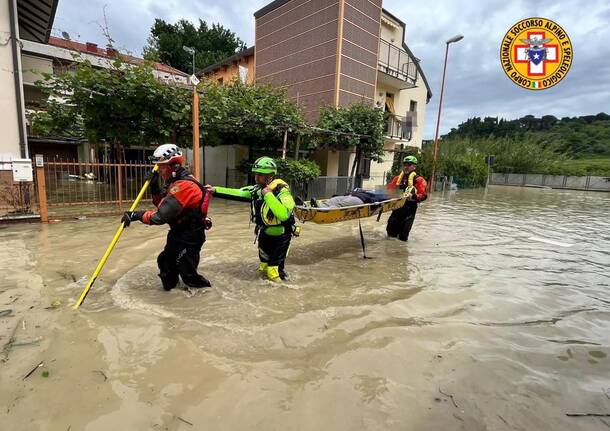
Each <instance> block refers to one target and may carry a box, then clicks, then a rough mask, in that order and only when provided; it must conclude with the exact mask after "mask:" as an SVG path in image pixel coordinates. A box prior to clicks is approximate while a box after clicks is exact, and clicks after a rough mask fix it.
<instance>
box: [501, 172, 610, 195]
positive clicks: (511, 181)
mask: <svg viewBox="0 0 610 431" xmlns="http://www.w3.org/2000/svg"><path fill="white" fill-rule="evenodd" d="M489 184H493V185H508V186H522V187H549V188H552V189H572V190H595V191H607V192H610V177H600V176H594V175H588V176H586V177H577V176H571V175H545V174H502V173H495V172H494V173H492V174H491V175H490V177H489Z"/></svg>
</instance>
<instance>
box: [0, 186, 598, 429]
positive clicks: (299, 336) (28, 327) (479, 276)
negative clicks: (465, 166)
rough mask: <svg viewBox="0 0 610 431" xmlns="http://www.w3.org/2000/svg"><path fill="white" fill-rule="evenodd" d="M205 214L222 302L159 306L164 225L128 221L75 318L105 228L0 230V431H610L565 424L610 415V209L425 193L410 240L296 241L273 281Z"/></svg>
mask: <svg viewBox="0 0 610 431" xmlns="http://www.w3.org/2000/svg"><path fill="white" fill-rule="evenodd" d="M212 206H213V210H212V216H213V218H214V221H215V226H214V229H213V230H212V231H211V232H210V234H209V237H208V242H207V243H206V244H205V247H204V251H203V258H202V262H201V265H200V269H201V270H202V272H203V273H204V274H205V275H206V276H207V277H208V278H209V279H210V280H211V282H212V284H213V288H212V289H210V290H208V291H206V292H204V291H196V292H194V293H192V292H189V291H186V290H184V289H176V290H174V291H172V292H170V293H167V292H164V291H162V289H161V286H160V282H159V280H158V278H157V276H156V268H155V258H156V255H157V253H158V252H159V250H160V249H161V247H162V245H163V242H164V236H165V233H166V229H165V228H163V227H154V226H153V227H147V226H143V225H140V224H135V225H133V226H132V227H130V228H129V229H128V230H127V231H126V232H125V234H124V235H123V238H122V239H121V241H120V242H119V245H118V247H117V249H116V250H115V251H114V253H113V254H112V256H111V258H110V260H109V261H108V264H107V265H106V267H105V268H104V271H103V273H102V276H101V277H100V278H99V279H98V281H97V283H96V284H95V286H94V288H93V290H92V291H91V293H90V294H89V296H88V298H87V301H86V302H85V304H84V306H83V307H82V308H81V310H80V311H78V312H76V311H73V310H72V309H71V308H70V305H71V304H72V303H73V302H74V301H75V299H76V298H77V297H78V295H79V293H80V292H81V290H82V288H83V286H84V284H85V283H86V281H87V279H88V277H89V275H90V273H91V271H92V270H93V269H94V268H95V265H96V263H97V260H98V259H99V257H100V255H101V253H102V252H103V250H104V249H105V247H106V245H107V243H108V242H109V240H110V239H111V238H112V235H113V232H114V230H115V228H116V226H117V219H116V218H96V219H88V220H79V221H63V222H61V223H58V224H53V225H48V226H40V225H19V226H3V227H2V228H1V229H0V241H1V243H2V248H1V251H0V258H1V260H0V269H1V271H0V304H1V305H0V331H1V332H0V334H1V335H2V339H1V340H0V342H1V344H2V345H5V343H7V342H9V339H10V336H11V334H14V336H13V342H12V343H10V344H9V346H8V347H6V348H4V349H3V350H2V358H0V359H1V360H2V362H1V363H0V370H1V377H0V379H1V381H0V409H1V410H0V423H1V424H2V426H1V427H0V428H2V429H3V430H11V431H12V430H62V431H65V430H67V429H70V430H73V431H76V430H91V431H92V430H115V429H120V430H190V429H193V430H204V429H205V430H282V431H284V430H405V429H410V430H450V429H463V430H469V431H470V430H550V429H552V430H570V431H573V430H600V429H606V428H607V427H610V417H603V416H598V417H593V416H584V417H571V416H567V415H566V414H567V413H570V414H572V413H582V414H587V413H595V414H610V358H609V357H608V354H609V353H610V269H609V268H610V216H609V215H610V194H603V193H598V194H595V193H582V192H567V191H552V190H544V189H519V188H504V187H495V188H491V189H490V190H489V191H488V192H485V191H484V190H474V191H459V192H457V193H451V194H445V195H442V194H437V195H435V196H434V198H433V199H432V200H430V201H429V202H427V203H425V204H424V205H423V206H422V207H421V208H420V212H419V213H418V218H417V221H416V224H415V228H414V231H413V233H412V235H411V236H412V237H411V240H410V241H409V243H408V244H404V243H401V242H399V241H396V240H388V239H386V238H385V232H384V223H383V222H384V221H385V220H386V218H387V216H386V215H384V216H383V218H382V222H381V223H376V221H375V219H374V218H370V219H367V220H366V221H365V222H364V224H363V225H364V230H365V235H366V237H367V242H368V250H367V252H368V254H369V255H370V256H371V257H373V258H372V259H368V260H363V259H362V258H361V251H360V244H359V239H358V224H357V222H354V221H350V222H344V223H338V224H333V225H327V226H324V225H314V224H305V225H304V228H303V233H302V236H301V238H298V239H296V240H295V241H294V243H293V246H292V250H291V255H290V258H289V261H288V265H287V269H288V271H289V274H290V276H291V281H290V282H289V283H287V284H284V285H273V284H270V283H269V282H267V281H263V280H261V279H259V278H258V275H257V272H256V268H257V257H256V249H255V246H254V245H253V235H252V232H251V229H250V228H249V226H248V208H247V205H243V204H241V205H240V204H238V203H225V202H222V201H219V200H216V201H214V202H213V203H212ZM2 310H12V311H11V312H10V314H8V313H7V312H3V311H2ZM40 363H42V365H41V366H40V367H38V368H36V366H37V365H38V364H40ZM31 370H34V371H33V373H32V374H31V375H29V376H28V377H25V376H26V375H27V374H28V373H29V372H30V371H31Z"/></svg>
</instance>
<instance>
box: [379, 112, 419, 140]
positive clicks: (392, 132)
mask: <svg viewBox="0 0 610 431" xmlns="http://www.w3.org/2000/svg"><path fill="white" fill-rule="evenodd" d="M416 126H417V115H416V113H415V112H407V115H406V116H404V117H401V116H399V115H394V114H391V113H386V115H385V128H384V136H385V137H386V138H387V139H391V140H395V141H410V140H411V138H412V136H413V128H415V127H416Z"/></svg>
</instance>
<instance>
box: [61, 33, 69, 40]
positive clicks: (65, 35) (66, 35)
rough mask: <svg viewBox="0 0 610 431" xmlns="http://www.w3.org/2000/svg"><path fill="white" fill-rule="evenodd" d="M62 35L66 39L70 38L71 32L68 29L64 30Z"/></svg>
mask: <svg viewBox="0 0 610 431" xmlns="http://www.w3.org/2000/svg"><path fill="white" fill-rule="evenodd" d="M61 37H63V38H64V39H66V40H70V33H68V32H67V31H62V32H61Z"/></svg>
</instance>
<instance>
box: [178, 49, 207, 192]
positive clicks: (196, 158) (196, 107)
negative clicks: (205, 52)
mask: <svg viewBox="0 0 610 431" xmlns="http://www.w3.org/2000/svg"><path fill="white" fill-rule="evenodd" d="M182 49H183V50H185V51H186V52H188V53H189V54H191V55H192V56H193V74H192V75H191V79H190V81H191V84H193V164H194V165H195V169H194V172H193V175H195V178H197V180H198V181H202V178H201V166H200V165H201V162H200V161H199V94H198V93H197V84H199V80H198V79H197V77H196V76H195V48H191V47H190V46H183V47H182Z"/></svg>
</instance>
